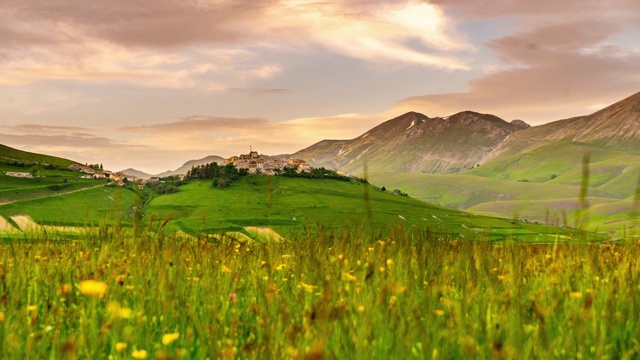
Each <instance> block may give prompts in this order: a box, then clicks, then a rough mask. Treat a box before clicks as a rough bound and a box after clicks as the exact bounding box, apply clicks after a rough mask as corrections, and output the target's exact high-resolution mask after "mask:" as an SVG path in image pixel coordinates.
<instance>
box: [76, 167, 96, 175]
mask: <svg viewBox="0 0 640 360" xmlns="http://www.w3.org/2000/svg"><path fill="white" fill-rule="evenodd" d="M80 171H82V172H83V173H85V174H94V173H95V172H96V171H95V170H93V169H92V168H90V167H88V166H80Z"/></svg>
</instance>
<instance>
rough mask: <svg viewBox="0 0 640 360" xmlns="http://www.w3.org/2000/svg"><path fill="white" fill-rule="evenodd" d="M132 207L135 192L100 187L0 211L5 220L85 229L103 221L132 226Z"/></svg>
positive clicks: (19, 204)
mask: <svg viewBox="0 0 640 360" xmlns="http://www.w3.org/2000/svg"><path fill="white" fill-rule="evenodd" d="M94 186H95V183H94ZM134 206H141V201H140V197H139V196H138V195H137V194H135V193H134V192H132V191H130V190H126V189H123V188H120V187H115V186H102V187H98V188H91V189H87V190H83V191H78V192H74V193H70V194H66V195H63V196H55V197H45V198H40V199H34V200H27V201H21V202H17V203H13V204H7V205H2V206H0V212H1V214H2V215H3V216H5V217H7V218H9V217H12V216H17V215H28V216H30V217H31V218H32V219H33V220H34V221H35V222H36V223H38V224H42V225H57V226H85V225H98V224H99V223H101V222H104V221H107V222H109V223H112V224H115V223H122V224H124V225H131V223H132V212H133V207H134Z"/></svg>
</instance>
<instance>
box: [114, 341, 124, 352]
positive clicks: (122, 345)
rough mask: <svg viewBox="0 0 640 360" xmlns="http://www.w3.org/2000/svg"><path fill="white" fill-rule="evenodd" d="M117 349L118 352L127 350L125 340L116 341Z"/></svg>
mask: <svg viewBox="0 0 640 360" xmlns="http://www.w3.org/2000/svg"><path fill="white" fill-rule="evenodd" d="M116 350H117V351H118V352H123V351H125V350H127V344H126V343H123V342H117V343H116Z"/></svg>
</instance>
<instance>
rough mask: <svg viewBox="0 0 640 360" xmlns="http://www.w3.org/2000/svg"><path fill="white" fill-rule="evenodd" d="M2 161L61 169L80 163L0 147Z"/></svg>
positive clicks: (0, 159) (3, 146)
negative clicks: (38, 164) (53, 166)
mask: <svg viewBox="0 0 640 360" xmlns="http://www.w3.org/2000/svg"><path fill="white" fill-rule="evenodd" d="M0 161H6V162H15V161H18V162H23V163H34V162H38V163H41V164H42V163H44V164H50V165H57V166H59V167H67V166H69V165H71V164H79V163H78V162H75V161H72V160H69V159H63V158H59V157H56V156H49V155H42V154H36V153H31V152H27V151H22V150H18V149H14V148H12V147H9V146H6V145H0Z"/></svg>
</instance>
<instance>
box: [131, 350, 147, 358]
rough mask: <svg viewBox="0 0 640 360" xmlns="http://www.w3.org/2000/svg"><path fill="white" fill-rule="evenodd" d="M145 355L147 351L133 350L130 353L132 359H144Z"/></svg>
mask: <svg viewBox="0 0 640 360" xmlns="http://www.w3.org/2000/svg"><path fill="white" fill-rule="evenodd" d="M147 355H148V354H147V350H133V352H132V353H131V357H133V358H134V359H146V358H147Z"/></svg>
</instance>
